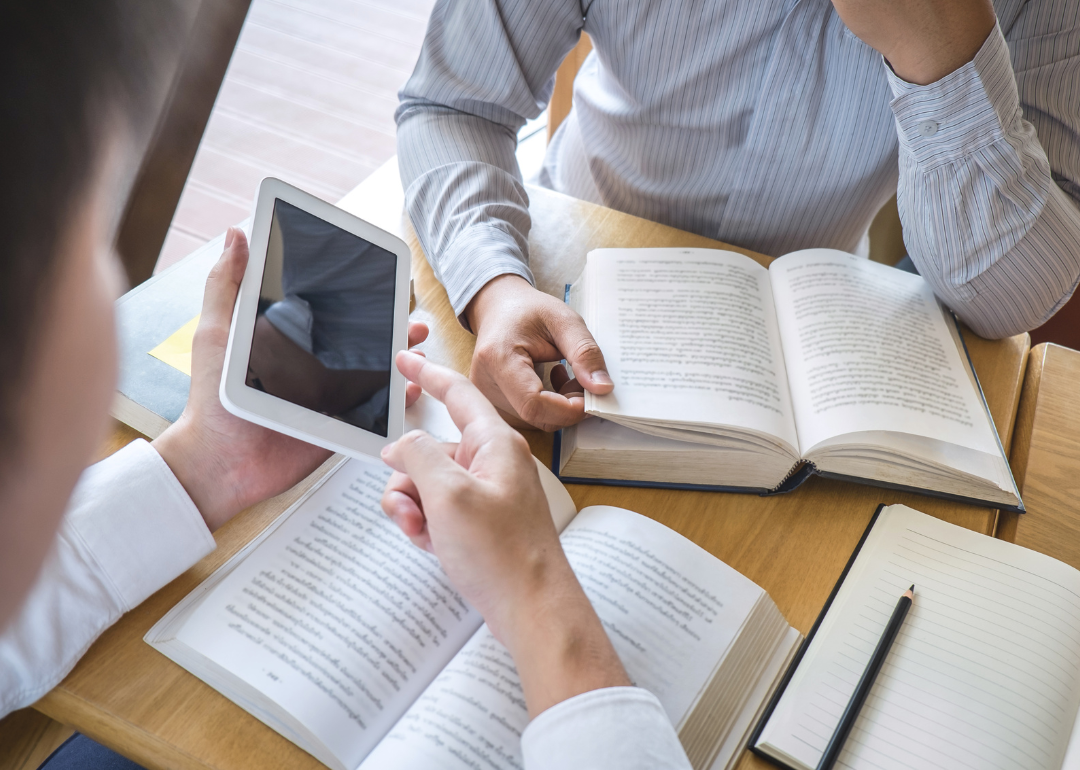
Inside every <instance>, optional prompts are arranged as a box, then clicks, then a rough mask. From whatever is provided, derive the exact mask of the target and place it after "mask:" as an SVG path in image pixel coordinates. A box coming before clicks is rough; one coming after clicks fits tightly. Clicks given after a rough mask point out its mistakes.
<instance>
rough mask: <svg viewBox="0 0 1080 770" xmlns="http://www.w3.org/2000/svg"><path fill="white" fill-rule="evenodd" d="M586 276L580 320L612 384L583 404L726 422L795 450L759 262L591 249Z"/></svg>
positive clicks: (725, 255)
mask: <svg viewBox="0 0 1080 770" xmlns="http://www.w3.org/2000/svg"><path fill="white" fill-rule="evenodd" d="M585 282H586V287H585V288H586V291H587V293H588V298H587V299H586V305H587V308H588V309H587V314H586V319H585V320H586V321H587V322H588V323H589V328H590V330H591V331H592V333H593V336H594V337H595V338H596V341H597V343H598V344H599V345H600V349H601V350H603V351H604V360H605V361H606V362H607V366H608V372H609V373H610V374H611V377H612V380H613V381H614V383H615V390H614V392H613V393H611V394H610V395H607V396H594V395H592V394H591V393H586V395H585V408H586V410H587V411H589V412H590V413H604V414H606V415H607V416H615V415H622V416H625V417H637V418H646V419H649V420H656V421H666V422H685V423H707V424H713V425H733V426H737V427H740V428H745V429H749V430H754V431H760V432H763V433H767V434H769V435H770V436H776V437H777V438H779V439H781V440H782V441H783V442H785V443H787V444H788V445H789V446H790V448H791V453H792V454H797V452H796V448H797V446H798V438H797V436H796V434H795V422H794V418H793V413H792V409H791V397H790V395H789V393H788V385H787V373H786V371H785V368H784V357H783V353H782V351H781V343H780V332H779V329H778V327H777V324H776V314H775V311H774V309H773V301H772V290H771V288H770V284H769V275H768V271H767V270H766V269H765V268H763V267H761V266H760V265H759V264H757V263H756V262H754V261H753V260H752V259H750V258H748V257H744V256H742V255H741V254H735V253H734V252H729V251H717V250H715V249H599V250H596V251H592V252H590V253H589V260H588V263H587V268H586V273H585ZM640 429H641V430H646V429H645V428H640Z"/></svg>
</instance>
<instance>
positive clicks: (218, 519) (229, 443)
mask: <svg viewBox="0 0 1080 770" xmlns="http://www.w3.org/2000/svg"><path fill="white" fill-rule="evenodd" d="M247 260H248V244H247V238H246V237H245V236H244V233H243V231H241V230H240V229H239V228H235V227H230V228H229V231H228V233H227V234H226V236H225V252H224V253H223V254H222V255H221V259H220V260H218V263H217V264H216V265H215V266H214V269H213V270H211V271H210V277H209V278H208V279H207V281H206V294H205V296H204V298H203V310H202V317H201V319H200V320H199V327H198V329H196V331H195V340H194V343H193V345H192V351H191V393H190V395H189V396H188V402H187V406H186V407H185V408H184V413H183V414H182V415H180V419H179V420H177V421H176V424H174V425H172V426H170V427H169V429H168V430H166V431H165V432H164V433H163V434H161V436H159V437H158V438H157V439H155V440H154V448H155V449H157V451H158V453H159V454H160V455H161V456H162V458H164V460H165V462H166V463H168V464H169V467H170V468H171V469H172V471H173V473H174V474H176V478H177V479H179V481H180V483H181V484H182V485H183V487H184V489H185V490H187V493H188V495H189V496H190V497H191V499H192V501H193V502H194V503H195V505H196V507H198V509H199V512H200V513H202V515H203V519H205V520H206V524H207V526H208V527H210V529H211V530H215V529H217V528H218V527H220V526H221V525H222V524H224V523H225V522H226V521H228V520H229V519H230V518H232V517H233V516H234V515H235V514H237V513H239V512H240V511H241V510H243V509H244V508H247V507H248V506H249V505H253V504H255V503H257V502H259V501H260V500H265V499H266V498H268V497H273V496H274V495H277V494H280V493H282V492H284V491H285V490H287V489H289V488H290V487H292V486H293V485H294V484H296V483H297V482H299V481H300V480H301V479H302V478H304V477H305V476H307V475H308V474H309V473H311V472H312V471H313V470H315V468H317V467H318V466H319V464H320V463H321V462H323V461H324V460H325V459H326V458H328V457H329V456H330V452H329V451H327V450H325V449H322V448H320V447H315V446H312V445H310V444H306V443H304V442H303V441H299V440H297V439H294V438H291V437H289V436H285V435H282V434H281V433H277V432H276V431H272V430H270V429H268V428H263V427H261V426H259V425H255V424H254V423H250V422H248V421H247V420H242V419H240V418H239V417H236V416H235V415H233V414H230V413H229V412H227V411H225V408H224V407H223V406H222V405H221V401H220V400H219V399H218V385H219V384H220V382H221V373H222V368H223V366H224V363H225V346H226V343H227V342H228V340H229V325H230V323H231V321H232V312H233V305H234V304H235V303H236V294H237V292H238V291H239V290H240V280H241V279H242V278H243V277H244V269H245V268H246V267H247ZM427 333H428V330H427V327H426V326H424V325H423V324H410V325H409V344H410V345H415V344H418V343H420V342H422V341H423V340H424V338H426V337H427ZM407 395H408V397H407V399H406V400H407V401H408V402H409V403H411V402H412V401H415V400H416V399H417V398H418V397H419V395H420V386H419V385H416V384H412V385H411V386H410V388H409V390H408V394H407Z"/></svg>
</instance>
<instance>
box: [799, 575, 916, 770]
mask: <svg viewBox="0 0 1080 770" xmlns="http://www.w3.org/2000/svg"><path fill="white" fill-rule="evenodd" d="M914 598H915V586H912V587H911V588H909V589H908V590H906V591H904V595H903V596H901V597H900V601H898V602H897V603H896V609H895V610H893V614H892V617H891V618H889V624H888V625H887V626H885V631H884V632H883V633H882V634H881V640H880V641H879V642H878V645H877V649H876V650H874V654H873V655H872V656H871V657H870V662H869V663H867V664H866V670H865V671H863V675H862V678H861V679H860V680H859V684H858V685H857V686H856V687H855V692H853V693H852V694H851V700H849V701H848V704H847V708H846V709H844V715H843V716H842V717H840V724H838V725H837V726H836V732H834V733H833V736H832V738H830V739H829V745H828V746H826V747H825V753H824V754H822V755H821V761H820V762H818V766H817V770H832V766H833V765H834V764H835V763H836V759H837V757H839V756H840V752H841V750H842V749H843V748H844V742H845V741H846V740H847V737H848V733H850V732H851V728H852V727H853V726H854V724H855V720H856V719H858V718H859V712H860V711H861V710H862V705H863V702H864V701H865V700H866V696H867V695H869V694H870V688H872V687H873V686H874V680H875V679H877V675H878V671H880V670H881V666H882V664H884V663H885V658H887V657H888V656H889V648H891V647H892V643H893V640H895V639H896V635H897V634H898V633H900V626H901V625H903V623H904V617H905V616H906V615H907V613H908V610H909V609H911V600H912V599H914Z"/></svg>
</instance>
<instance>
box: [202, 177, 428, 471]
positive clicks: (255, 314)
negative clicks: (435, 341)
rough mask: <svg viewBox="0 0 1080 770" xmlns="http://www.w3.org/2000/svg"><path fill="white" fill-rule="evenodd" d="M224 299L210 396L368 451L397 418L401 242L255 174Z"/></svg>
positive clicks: (397, 424)
mask: <svg viewBox="0 0 1080 770" xmlns="http://www.w3.org/2000/svg"><path fill="white" fill-rule="evenodd" d="M250 242H251V258H250V259H249V261H248V265H247V271H246V272H245V273H244V279H243V282H242V283H241V285H240V295H239V297H238V298H237V300H236V308H235V309H234V311H233V321H232V328H231V329H230V331H229V345H228V348H227V350H226V353H225V368H224V372H223V375H222V378H221V403H222V404H223V405H224V406H225V408H226V409H228V410H229V411H230V412H232V413H233V414H235V415H237V416H238V417H242V418H244V419H245V420H250V421H251V422H254V423H258V424H259V425H263V426H266V427H267V428H272V429H273V430H276V431H279V432H281V433H285V434H288V435H290V436H295V437H296V438H299V439H302V440H304V441H307V442H309V443H312V444H317V445H319V446H323V447H326V448H327V449H332V450H334V451H335V452H343V453H345V454H348V455H370V456H374V457H378V455H379V450H380V449H382V447H383V446H385V445H386V444H389V443H390V442H392V441H396V440H397V439H398V438H400V437H401V434H402V433H403V430H404V427H403V426H404V411H405V378H404V377H403V376H402V375H401V373H400V372H398V370H397V367H395V366H394V356H395V355H396V354H397V352H398V351H399V350H404V349H405V347H406V345H407V344H408V324H409V260H410V254H409V247H408V246H406V245H405V243H404V242H402V241H401V239H400V238H397V237H395V236H393V235H390V234H389V233H387V232H385V231H383V230H380V229H379V228H377V227H375V226H374V225H370V224H368V223H367V222H364V221H363V220H361V219H358V218H357V217H354V216H353V215H352V214H349V213H347V212H345V211H342V210H341V209H339V208H338V207H337V206H333V205H331V204H329V203H326V202H325V201H321V200H319V199H318V198H315V197H314V196H311V195H308V194H307V193H305V192H303V191H301V190H298V189H296V188H295V187H292V186H291V185H287V184H285V183H284V182H282V181H280V180H278V179H264V180H263V182H262V185H260V187H259V196H258V200H257V203H256V208H255V217H254V220H253V223H252V226H251V239H250Z"/></svg>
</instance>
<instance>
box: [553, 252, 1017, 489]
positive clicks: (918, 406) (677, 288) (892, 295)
mask: <svg viewBox="0 0 1080 770" xmlns="http://www.w3.org/2000/svg"><path fill="white" fill-rule="evenodd" d="M569 301H570V304H571V305H572V306H573V307H574V308H575V309H576V310H578V312H579V313H581V315H582V316H583V318H584V319H585V322H586V324H587V325H588V327H589V329H590V330H591V331H592V333H593V335H594V337H595V338H596V341H597V342H598V343H599V344H600V347H601V349H602V350H603V351H604V357H605V360H606V362H607V367H608V371H609V373H610V374H611V377H612V380H613V381H614V383H615V390H614V392H613V393H611V394H610V395H606V396H595V395H593V394H590V393H586V396H585V409H586V411H587V412H588V414H590V415H594V416H595V417H596V418H600V419H595V418H592V419H587V420H585V421H584V422H583V423H581V424H580V425H578V426H575V427H573V428H569V429H566V430H564V431H563V432H562V434H561V438H560V441H559V447H558V450H557V451H556V458H555V463H556V468H555V469H556V471H557V472H558V473H559V475H560V476H561V477H562V479H563V480H564V481H568V482H585V483H588V482H589V481H602V482H603V483H609V484H610V483H620V482H621V483H631V484H646V485H661V486H666V485H676V486H680V485H687V486H695V487H705V488H714V489H715V488H720V489H728V490H735V489H742V490H745V491H755V492H762V493H764V492H769V491H785V490H787V489H790V488H793V487H794V486H796V485H797V484H798V483H800V482H801V481H802V480H804V479H805V478H806V477H807V476H809V475H811V474H813V473H817V474H820V475H823V476H831V477H836V478H845V479H852V480H858V481H862V482H865V483H871V484H877V485H881V486H888V487H893V488H903V489H910V490H913V491H921V492H928V493H932V494H937V495H942V496H947V497H953V498H958V499H964V500H971V501H975V502H981V503H985V504H992V505H994V506H1000V507H1003V508H1009V509H1014V510H1016V509H1022V504H1021V502H1020V497H1019V493H1018V492H1017V489H1016V485H1015V483H1014V482H1013V478H1012V473H1011V471H1010V469H1009V464H1008V461H1007V459H1006V457H1005V454H1004V451H1003V450H1002V447H1001V444H1000V442H999V441H998V436H997V431H996V430H995V428H994V424H993V421H992V419H991V417H990V413H989V411H988V409H987V407H986V403H985V400H984V399H983V397H982V391H981V389H980V388H979V384H978V380H977V379H976V377H975V374H974V370H973V369H972V367H971V365H970V361H969V360H968V358H967V355H966V351H964V348H963V342H962V339H961V337H960V333H959V330H958V329H957V327H956V324H955V322H954V321H953V319H952V318H951V316H949V315H947V311H945V310H944V309H943V308H942V307H941V306H940V305H939V304H938V302H937V300H936V299H935V297H934V294H933V292H932V291H931V289H930V287H929V286H928V285H927V283H926V282H925V281H924V280H923V279H922V278H920V277H919V276H917V275H912V274H909V273H905V272H902V271H900V270H896V269H895V268H891V267H887V266H885V265H880V264H876V263H874V262H870V261H868V260H864V259H859V258H857V257H855V256H853V255H850V254H845V253H843V252H839V251H833V250H828V249H810V250H807V251H800V252H795V253H793V254H788V255H787V256H784V257H780V258H779V259H777V260H775V261H773V262H772V264H771V265H770V267H769V268H764V267H762V266H761V265H759V264H758V263H757V262H755V261H754V260H752V259H750V258H749V257H745V256H742V255H740V254H735V253H733V252H728V251H717V250H713V249H600V250H597V251H593V252H590V254H589V256H588V261H587V262H586V267H585V271H584V273H583V274H582V276H581V278H580V279H579V280H578V281H577V282H576V283H575V284H574V286H573V287H572V288H571V289H570V296H569Z"/></svg>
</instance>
